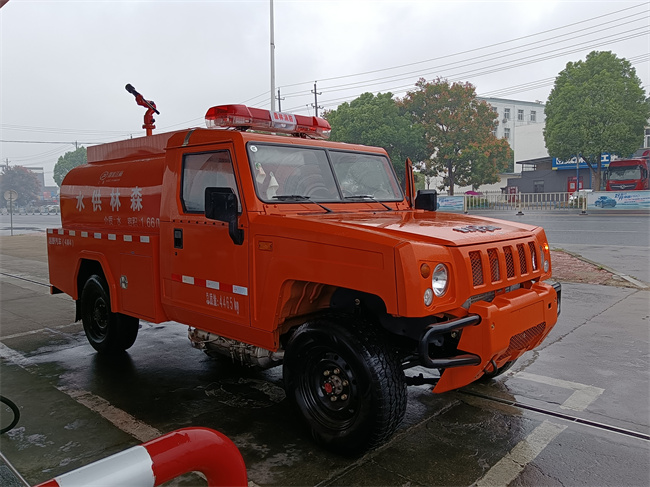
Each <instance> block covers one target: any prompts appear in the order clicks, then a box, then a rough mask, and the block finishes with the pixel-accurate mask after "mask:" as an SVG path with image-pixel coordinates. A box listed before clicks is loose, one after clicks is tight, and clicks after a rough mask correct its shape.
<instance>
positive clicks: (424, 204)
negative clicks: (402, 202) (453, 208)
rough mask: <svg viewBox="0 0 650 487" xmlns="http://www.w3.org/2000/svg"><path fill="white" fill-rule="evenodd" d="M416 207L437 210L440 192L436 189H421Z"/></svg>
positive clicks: (416, 198) (417, 208)
mask: <svg viewBox="0 0 650 487" xmlns="http://www.w3.org/2000/svg"><path fill="white" fill-rule="evenodd" d="M415 209H416V210H427V211H436V210H437V209H438V192H437V191H436V190H435V189H421V190H419V191H418V195H417V196H416V197H415Z"/></svg>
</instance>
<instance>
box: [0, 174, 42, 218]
mask: <svg viewBox="0 0 650 487" xmlns="http://www.w3.org/2000/svg"><path fill="white" fill-rule="evenodd" d="M9 189H13V190H14V191H16V192H17V193H18V199H16V200H15V201H14V202H13V205H14V208H15V207H16V206H27V205H29V204H31V202H32V201H34V200H35V199H37V198H38V197H39V195H40V194H41V192H42V188H41V183H40V182H39V181H38V177H37V176H36V174H34V173H33V172H31V171H30V170H29V169H26V168H24V167H22V166H10V167H9V166H5V167H4V168H3V170H2V174H0V193H2V195H4V194H5V191H7V190H9ZM2 201H3V204H4V205H5V206H6V205H8V204H9V203H8V202H7V201H6V200H5V199H4V197H3V198H2Z"/></svg>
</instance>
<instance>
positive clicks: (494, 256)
mask: <svg viewBox="0 0 650 487" xmlns="http://www.w3.org/2000/svg"><path fill="white" fill-rule="evenodd" d="M488 259H489V261H490V276H491V278H492V282H496V281H498V280H499V279H500V277H499V276H500V273H499V255H498V253H497V249H488Z"/></svg>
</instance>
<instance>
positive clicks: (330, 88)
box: [285, 16, 650, 97]
mask: <svg viewBox="0 0 650 487" xmlns="http://www.w3.org/2000/svg"><path fill="white" fill-rule="evenodd" d="M646 18H650V16H649V17H646ZM644 28H647V25H644V26H642V27H638V28H635V29H626V31H625V32H623V33H616V34H611V35H609V36H604V37H603V36H602V35H601V36H600V37H599V38H598V39H592V40H586V41H582V42H578V43H576V44H572V45H569V46H565V47H562V48H558V49H554V50H551V51H545V52H543V53H538V54H535V55H531V56H528V58H530V57H534V56H541V55H544V54H547V53H549V52H557V51H563V50H566V49H572V50H571V51H569V52H567V53H566V54H569V53H573V52H575V50H573V49H575V48H577V47H578V46H584V45H585V44H589V43H591V42H594V41H598V42H600V44H595V45H592V46H591V47H593V46H596V45H603V44H608V43H609V42H619V41H621V40H627V39H630V38H632V37H638V36H641V35H645V34H647V33H648V31H645V32H641V33H640V34H638V35H634V36H632V37H630V36H629V34H630V32H634V31H638V30H640V29H644ZM621 35H623V36H627V37H623V38H617V39H612V40H611V41H609V42H604V40H605V39H611V38H613V37H616V36H621ZM540 42H543V41H540ZM563 42H567V41H566V40H560V41H555V42H550V43H548V44H546V45H544V46H539V47H536V48H530V49H524V50H521V51H519V52H516V53H511V54H503V55H501V54H495V53H489V54H485V55H482V56H478V57H476V58H470V59H468V60H460V61H455V62H452V63H447V64H442V65H439V66H436V67H432V68H429V70H427V71H425V72H422V71H411V72H408V73H402V74H399V75H392V76H385V77H382V78H375V79H371V80H365V81H358V82H355V83H347V84H342V85H334V86H328V87H325V88H323V89H325V90H327V92H332V91H343V90H345V89H350V88H363V87H366V86H374V85H377V84H382V82H383V81H384V80H385V81H389V80H390V81H403V80H406V79H412V78H413V75H417V76H418V77H425V76H428V75H431V74H434V72H435V71H431V69H435V70H436V71H437V70H439V69H442V68H446V67H447V68H451V67H452V66H454V65H459V64H460V63H466V64H460V65H459V66H456V67H455V68H453V69H458V68H462V67H468V66H472V65H476V64H482V63H487V62H490V61H494V60H496V59H501V58H507V57H509V56H512V55H516V54H521V53H524V52H528V51H534V50H535V49H541V48H542V47H548V46H551V45H554V44H560V43H563ZM522 47H525V46H519V47H515V48H512V49H509V50H514V49H521V48H522ZM588 48H589V46H588V47H585V49H588ZM580 50H582V49H580ZM488 56H492V57H491V58H488V59H485V60H483V61H476V62H469V61H472V60H474V59H480V58H483V57H488ZM520 59H527V58H526V57H524V58H520ZM508 62H513V61H508ZM502 64H503V63H502ZM307 93H308V92H294V93H293V94H291V93H288V94H285V96H286V97H295V96H300V95H301V94H307Z"/></svg>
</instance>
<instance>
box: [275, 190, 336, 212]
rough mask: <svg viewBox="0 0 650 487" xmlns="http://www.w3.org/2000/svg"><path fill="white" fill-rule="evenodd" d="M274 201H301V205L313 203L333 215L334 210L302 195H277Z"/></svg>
mask: <svg viewBox="0 0 650 487" xmlns="http://www.w3.org/2000/svg"><path fill="white" fill-rule="evenodd" d="M273 199H274V200H278V201H299V202H301V203H302V202H306V203H313V204H315V205H318V206H320V207H321V208H322V209H323V210H325V211H326V212H327V213H332V210H330V209H329V208H328V207H327V206H324V205H321V204H320V203H318V202H317V201H313V200H312V199H311V198H310V197H309V196H303V195H301V194H279V195H275V196H274V197H273Z"/></svg>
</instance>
